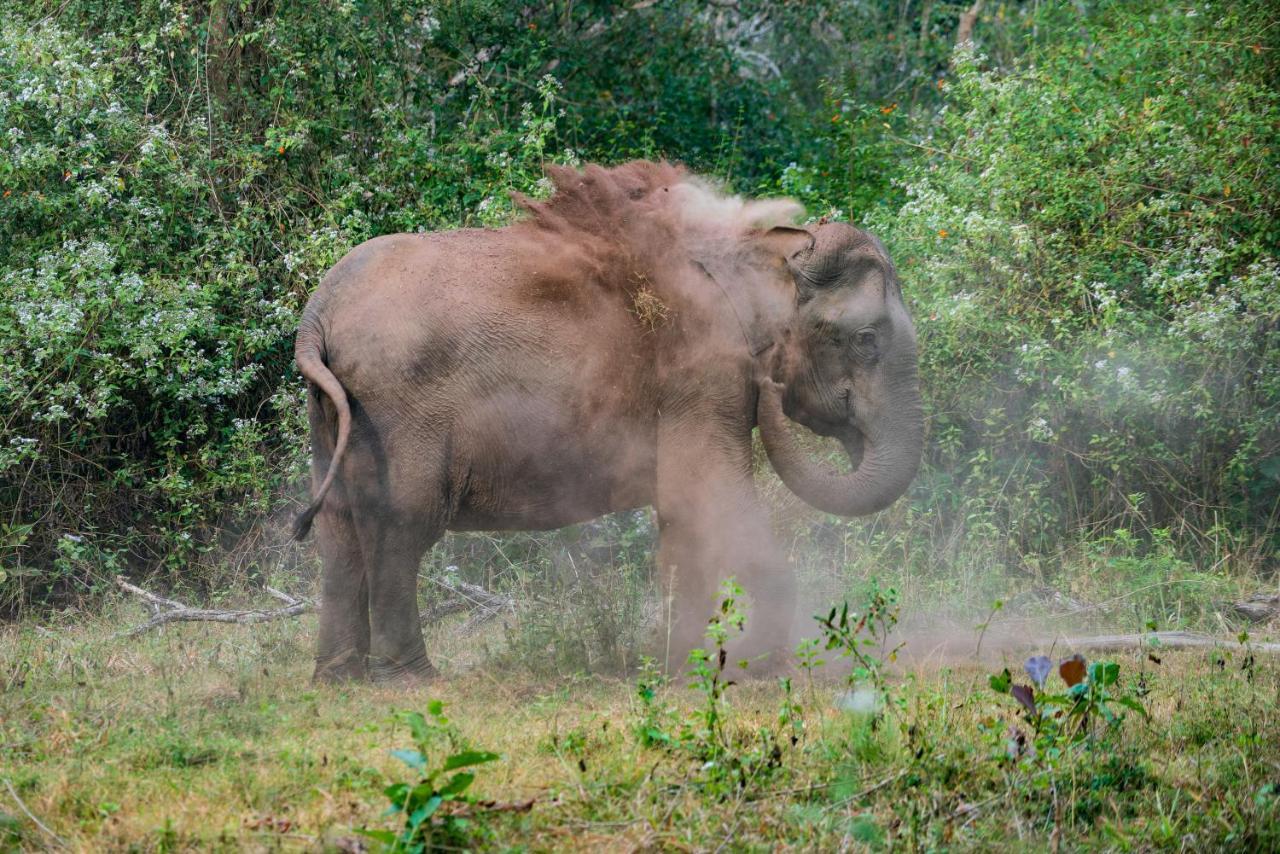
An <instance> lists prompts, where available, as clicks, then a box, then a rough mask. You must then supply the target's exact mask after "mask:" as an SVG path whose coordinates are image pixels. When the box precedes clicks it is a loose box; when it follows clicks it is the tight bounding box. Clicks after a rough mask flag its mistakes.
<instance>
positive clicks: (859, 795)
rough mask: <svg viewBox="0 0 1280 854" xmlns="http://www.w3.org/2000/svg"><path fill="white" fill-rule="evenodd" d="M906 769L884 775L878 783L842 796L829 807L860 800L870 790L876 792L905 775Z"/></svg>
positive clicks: (841, 805) (869, 792)
mask: <svg viewBox="0 0 1280 854" xmlns="http://www.w3.org/2000/svg"><path fill="white" fill-rule="evenodd" d="M907 770H908V769H906V768H904V769H902V770H901V771H899V772H898V773H897V774H894V775H892V776H890V777H885V778H884V779H883V780H881V781H880V782H879V783H876V784H875V785H873V786H869V787H867V788H865V789H863V790H862V791H861V792H858V793H857V794H856V795H850V796H849V797H847V798H844V799H843V800H840V801H837V802H836V803H834V804H832V805H831V807H833V808H835V807H843V806H847V805H849V804H851V803H853V802H854V801H859V800H862V799H863V798H865V797H866V796H867V795H870V794H871V793H872V792H878V791H880V790H881V789H883V788H884V787H885V786H888V785H889V784H891V783H896V782H897V781H898V780H900V779H901V778H903V777H905V776H906V775H907Z"/></svg>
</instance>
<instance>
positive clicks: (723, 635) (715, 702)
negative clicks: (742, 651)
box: [684, 578, 747, 763]
mask: <svg viewBox="0 0 1280 854" xmlns="http://www.w3.org/2000/svg"><path fill="white" fill-rule="evenodd" d="M742 593H743V591H742V588H741V587H739V586H738V583H737V582H736V581H734V580H733V579H732V578H730V579H728V580H726V581H725V582H724V584H722V585H721V587H720V607H719V608H718V609H717V610H716V613H715V615H714V616H713V617H712V618H711V619H710V621H708V623H707V632H706V637H707V640H708V641H710V642H711V644H712V647H713V649H711V650H710V651H708V650H706V649H703V648H701V647H699V648H698V649H694V650H693V651H691V652H690V653H689V668H690V673H691V676H692V679H693V681H692V682H691V683H690V685H689V687H691V688H694V689H696V690H698V691H700V692H701V693H702V695H703V703H702V705H701V707H699V709H698V711H697V713H696V714H695V715H694V716H693V717H692V718H690V720H689V721H687V722H686V727H685V735H684V738H685V740H686V741H687V743H688V744H689V745H690V746H691V747H692V748H693V750H694V753H695V754H697V755H698V757H699V758H700V759H702V760H703V761H705V762H709V763H714V762H716V761H718V760H719V759H721V758H722V756H723V755H724V754H725V753H726V752H728V749H729V743H728V740H727V737H726V735H725V726H724V725H725V716H726V711H727V707H726V703H725V699H724V694H725V691H726V690H728V689H729V688H731V687H732V686H733V684H734V682H733V680H732V679H728V678H726V676H725V671H726V669H727V664H728V659H729V652H728V650H727V649H726V648H725V645H726V644H727V643H728V640H729V635H730V632H731V631H732V632H733V633H735V634H740V633H741V632H742V629H743V625H744V623H745V621H746V615H745V614H744V613H743V611H742V608H741V607H740V606H739V604H738V602H739V599H740V598H741V597H742ZM738 666H739V667H741V668H743V669H746V666H747V663H746V662H745V661H742V662H739V663H738Z"/></svg>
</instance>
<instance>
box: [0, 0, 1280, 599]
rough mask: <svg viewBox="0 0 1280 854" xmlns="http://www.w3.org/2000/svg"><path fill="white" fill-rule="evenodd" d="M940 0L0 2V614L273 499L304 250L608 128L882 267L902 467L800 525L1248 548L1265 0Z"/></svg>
mask: <svg viewBox="0 0 1280 854" xmlns="http://www.w3.org/2000/svg"><path fill="white" fill-rule="evenodd" d="M968 7H969V4H967V3H947V2H930V0H924V2H915V1H914V0H908V2H904V3H893V4H866V3H848V2H836V0H821V2H815V3H787V2H766V1H765V0H762V1H761V2H750V0H739V2H735V3H715V4H704V3H697V2H689V0H672V2H658V3H651V2H647V3H610V2H583V3H571V4H565V3H557V2H545V3H539V2H533V3H527V4H514V3H503V2H489V0H435V2H425V0H424V2H400V0H386V2H380V3H361V2H353V1H352V0H333V2H302V0H293V1H292V2H290V0H279V2H271V0H214V2H211V3H210V2H195V3H182V2H167V0H166V2H157V0H147V1H146V2H142V3H138V4H117V3H114V2H103V1H100V2H94V0H66V2H57V3H54V2H36V0H23V1H22V2H18V1H17V0H0V135H3V151H4V154H3V156H0V194H2V198H0V568H2V569H0V573H2V574H0V602H2V603H3V604H4V608H5V609H6V610H12V609H14V608H16V607H21V606H22V605H23V604H24V603H30V602H37V601H43V602H57V601H62V600H63V599H65V597H67V596H74V595H81V594H84V593H86V592H91V591H92V590H94V589H95V588H96V587H97V586H98V585H100V584H102V583H103V582H104V581H105V580H106V579H108V578H109V576H110V574H111V573H113V572H115V571H129V572H132V573H135V574H143V573H159V572H167V573H169V574H170V580H171V581H175V582H180V583H184V584H187V585H207V586H216V585H218V584H220V583H223V582H225V581H226V580H227V579H226V573H227V572H229V571H230V570H229V569H228V568H227V566H228V565H227V563H226V561H224V560H222V559H220V557H219V555H221V554H223V553H224V552H223V550H224V549H225V548H226V547H227V546H228V545H229V544H233V543H235V542H236V541H238V540H241V539H243V538H244V537H245V536H248V534H247V533H246V532H250V531H253V530H258V529H260V527H261V526H260V522H261V520H262V519H264V518H266V517H267V516H269V515H270V514H271V513H273V512H275V513H280V512H288V511H289V510H290V507H291V505H290V501H289V497H290V496H293V495H297V494H299V493H300V492H301V491H302V489H303V488H304V487H305V479H304V478H303V472H304V466H303V463H304V460H305V444H306V440H305V430H304V426H305V425H304V417H303V409H304V407H303V403H302V394H301V386H300V383H299V381H298V378H297V376H296V374H295V373H294V372H293V370H292V367H291V354H292V332H293V328H294V324H295V321H296V317H297V315H298V312H299V310H300V308H301V306H302V304H303V302H304V301H305V298H306V295H307V294H308V293H309V292H310V290H311V289H312V288H314V286H315V285H316V284H317V283H318V281H319V278H320V277H321V276H322V275H323V272H324V271H325V270H326V269H327V268H328V266H329V265H331V264H332V263H333V262H334V261H336V260H337V259H338V258H339V257H341V256H342V254H344V253H345V252H346V251H347V250H348V249H349V248H351V247H352V246H354V245H355V244H356V243H358V242H360V241H362V240H364V239H366V238H368V237H371V236H373V235H376V234H381V233H386V232H390V231H406V230H418V229H440V228H451V227H457V226H460V225H497V224H501V223H503V222H505V221H507V219H508V218H509V217H510V215H511V207H510V204H509V201H508V200H507V196H506V192H507V190H508V189H512V188H515V189H521V190H526V191H532V192H539V191H540V190H541V189H542V184H541V178H540V176H541V172H540V163H541V162H543V161H544V160H553V161H557V162H570V163H573V162H578V161H580V160H598V161H602V162H617V161H620V160H624V159H628V158H631V157H637V156H646V157H657V156H665V157H669V158H672V159H678V160H682V161H684V162H686V163H688V164H689V165H690V166H692V167H694V168H696V169H698V170H701V171H705V172H708V173H710V174H713V175H716V176H719V177H720V178H722V179H724V180H725V181H727V182H728V183H729V184H730V185H731V186H733V187H734V188H735V189H737V190H740V191H744V192H750V193H787V194H791V195H794V196H796V197H798V198H800V199H801V200H802V201H804V202H805V203H806V205H807V206H808V207H809V210H810V212H811V213H812V214H814V215H815V216H816V215H822V214H829V213H833V212H834V215H836V216H843V217H848V218H850V219H852V220H853V221H855V222H857V223H859V224H862V225H866V226H868V227H870V228H872V229H873V230H875V231H877V232H878V233H879V234H881V235H882V236H883V237H884V238H885V240H886V242H887V244H888V245H889V246H890V249H891V251H892V253H893V255H894V257H895V259H896V260H897V262H898V264H899V267H900V273H901V276H902V278H903V281H904V286H905V289H906V291H907V293H908V295H909V297H910V299H911V302H912V304H913V310H914V313H915V317H916V321H917V326H918V328H919V330H920V333H921V339H922V347H923V353H924V363H923V378H924V382H925V384H926V397H927V401H928V406H929V413H930V445H929V449H928V452H927V465H926V468H925V470H924V472H923V473H922V476H921V477H920V478H919V480H918V481H917V484H916V485H915V487H914V488H913V490H912V493H911V496H910V500H909V501H903V502H900V503H899V504H898V505H897V506H896V507H895V508H894V509H893V510H891V511H888V512H887V513H886V514H883V516H882V518H880V519H877V520H872V521H870V522H866V521H858V522H839V521H836V520H830V519H827V520H810V521H808V522H806V523H805V525H806V526H807V527H806V528H805V531H804V532H802V533H801V534H798V537H799V538H800V539H806V538H807V539H808V540H811V541H818V542H825V541H828V540H831V539H832V538H835V539H841V538H843V540H844V541H845V542H846V543H847V542H848V541H849V540H850V539H853V540H856V541H857V542H859V543H861V544H862V545H864V546H867V547H869V551H870V552H872V553H874V554H876V555H880V556H883V555H885V554H889V553H892V554H893V555H894V556H895V557H894V559H895V560H899V561H901V562H904V563H908V564H911V565H913V566H917V567H918V568H919V569H920V570H921V571H922V572H926V573H934V574H936V575H944V574H946V573H947V572H948V571H951V570H953V568H954V566H955V564H956V563H957V562H958V561H962V560H964V559H966V558H965V556H966V555H968V556H973V555H977V554H981V555H983V556H984V560H986V561H988V562H989V563H997V564H999V565H1001V566H1003V567H1005V568H1012V570H1013V571H1017V572H1025V573H1030V574H1031V575H1032V576H1034V577H1036V578H1050V577H1052V576H1053V574H1054V573H1055V571H1056V568H1057V567H1059V566H1061V565H1062V564H1063V563H1064V562H1066V561H1068V560H1069V559H1071V556H1073V555H1078V554H1080V553H1082V552H1086V553H1087V552H1089V550H1090V549H1103V550H1106V551H1107V553H1108V554H1109V555H1110V556H1111V557H1112V558H1113V559H1115V558H1126V557H1128V558H1131V557H1133V556H1135V555H1146V556H1154V557H1155V558H1158V560H1156V562H1155V563H1154V564H1150V566H1154V567H1155V568H1156V570H1158V571H1162V572H1163V571H1167V570H1169V568H1170V567H1177V566H1185V565H1198V566H1200V567H1201V568H1202V569H1213V570H1215V571H1228V570H1232V569H1236V570H1245V571H1250V572H1253V571H1267V570H1268V569H1274V564H1273V563H1269V561H1271V560H1272V559H1273V557H1272V556H1273V554H1274V548H1275V545H1276V530H1277V522H1278V521H1280V520H1278V519H1277V512H1278V510H1277V501H1278V499H1280V456H1278V454H1277V451H1278V450H1280V430H1278V429H1277V422H1280V411H1278V410H1280V265H1278V263H1277V248H1278V247H1280V221H1278V220H1277V199H1280V192H1278V190H1280V187H1278V186H1277V184H1278V183H1280V178H1278V177H1277V175H1278V173H1280V169H1278V167H1280V139H1278V138H1277V136H1278V135H1277V131H1278V129H1280V127H1278V122H1280V109H1278V107H1280V105H1278V104H1277V97H1278V96H1277V91H1276V85H1275V81H1276V80H1277V79H1280V75H1278V71H1280V68H1278V67H1277V66H1278V63H1277V56H1280V54H1278V53H1277V50H1278V49H1280V27H1277V26H1274V24H1275V21H1274V14H1275V13H1274V10H1273V9H1271V8H1270V6H1269V4H1266V3H1263V2H1242V3H1213V2H1207V3H1206V2H1201V3H1172V2H1123V3H1122V2H1075V3H1067V2H1063V3H1016V2H997V3H987V4H985V5H984V7H983V11H982V14H981V16H980V17H979V19H978V21H977V23H976V26H975V30H974V35H975V41H976V46H974V47H972V48H963V49H960V50H958V51H953V45H954V42H955V32H956V29H957V26H958V25H959V22H960V17H961V15H962V13H964V12H965V10H966V9H968ZM1269 16H1270V17H1269ZM635 519H636V521H634V522H628V521H627V519H622V520H614V522H612V523H610V525H609V526H605V527H604V528H602V529H601V530H602V531H603V532H604V533H605V534H608V535H609V536H610V537H611V538H612V539H611V542H612V544H613V546H614V547H615V548H624V549H625V548H631V547H633V546H635V545H636V544H637V543H640V544H641V546H642V545H643V543H645V542H647V538H648V537H649V532H648V531H647V528H646V525H645V522H644V520H643V518H642V517H639V516H637V517H635ZM526 546H527V543H526V544H525V545H522V541H520V540H519V538H514V539H513V541H512V542H511V543H509V544H508V551H511V550H512V549H514V550H516V551H518V550H519V549H521V548H524V547H526ZM474 547H475V546H474V544H466V543H461V544H459V543H455V544H454V545H453V546H452V548H454V549H455V550H466V549H474ZM827 553H828V554H829V553H830V552H829V551H828V552H827ZM1121 565H1122V566H1125V564H1121Z"/></svg>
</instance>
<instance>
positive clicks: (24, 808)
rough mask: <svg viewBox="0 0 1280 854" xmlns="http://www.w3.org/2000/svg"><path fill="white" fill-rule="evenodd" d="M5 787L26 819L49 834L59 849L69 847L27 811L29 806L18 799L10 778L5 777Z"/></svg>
mask: <svg viewBox="0 0 1280 854" xmlns="http://www.w3.org/2000/svg"><path fill="white" fill-rule="evenodd" d="M4 787H5V788H6V789H8V790H9V797H11V798H13V802H14V803H15V804H17V805H18V809H20V810H22V812H23V813H24V814H25V815H26V817H27V818H29V819H31V821H32V822H33V823H34V824H35V826H36V827H38V828H40V829H41V830H43V831H44V832H45V833H47V834H49V837H50V838H51V839H52V840H53V841H54V842H56V843H58V847H59V848H66V847H67V843H65V842H63V841H62V837H61V836H59V835H58V834H56V833H54V832H53V831H52V830H50V829H49V828H47V827H45V826H44V822H42V821H41V820H40V819H38V818H36V817H35V816H34V815H33V814H32V813H31V810H29V809H27V805H26V804H24V803H23V802H22V798H20V797H18V793H17V792H15V791H14V789H13V784H12V783H10V782H9V778H8V777H5V778H4Z"/></svg>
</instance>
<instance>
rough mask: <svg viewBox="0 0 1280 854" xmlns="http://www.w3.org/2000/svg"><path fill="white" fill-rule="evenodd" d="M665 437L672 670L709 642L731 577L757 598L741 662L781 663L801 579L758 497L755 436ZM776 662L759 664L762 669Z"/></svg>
mask: <svg viewBox="0 0 1280 854" xmlns="http://www.w3.org/2000/svg"><path fill="white" fill-rule="evenodd" d="M702 423H703V424H707V423H711V424H714V423H716V422H715V421H714V419H706V420H704V421H703V422H702ZM744 432H745V431H744ZM746 435H747V436H748V437H749V433H747V434H746ZM663 438H664V437H663V432H662V431H660V434H659V459H658V515H659V520H660V529H659V531H660V535H661V538H662V541H661V546H660V549H659V559H660V561H661V565H660V566H661V569H662V570H663V573H664V576H667V577H671V578H672V579H673V580H672V582H671V584H670V585H669V588H668V589H669V591H670V594H669V595H671V596H672V597H673V599H674V606H675V607H674V613H673V614H672V615H671V616H672V624H671V626H670V628H669V634H670V637H671V654H670V655H669V657H668V665H669V666H679V665H681V664H683V663H684V661H685V657H686V656H687V655H688V651H689V650H690V649H692V648H693V647H694V646H697V645H700V644H701V643H702V636H703V634H704V633H705V630H706V625H707V621H708V619H709V618H710V617H711V616H712V614H713V613H714V608H715V604H716V597H717V595H718V591H719V585H720V583H721V582H722V581H723V580H724V579H726V578H729V577H734V578H736V579H737V581H738V583H739V584H740V585H741V586H742V588H743V589H744V591H745V592H746V594H747V597H748V599H749V600H750V608H749V610H748V613H747V616H746V635H745V637H743V638H741V639H737V640H732V641H731V643H730V647H731V651H732V653H733V655H734V657H735V658H752V659H757V658H759V657H761V656H768V658H770V659H774V658H781V657H782V656H780V655H776V654H775V653H777V652H778V651H779V650H781V649H783V648H785V647H786V646H787V644H788V642H789V637H788V636H789V632H790V627H791V620H792V618H793V616H794V612H795V602H796V590H795V575H794V572H793V571H792V569H791V568H790V567H789V566H788V565H787V564H786V562H785V561H784V560H782V557H781V554H780V552H779V549H778V547H777V544H776V543H775V542H774V539H773V534H772V531H771V530H770V527H771V526H770V523H769V518H768V514H767V513H766V512H765V511H764V508H763V507H761V506H760V504H759V501H758V499H757V498H756V495H755V488H754V485H753V484H752V480H751V468H750V443H749V438H748V439H743V440H742V441H741V442H730V441H726V440H724V439H723V438H717V437H710V436H708V437H706V438H704V439H702V440H699V439H698V438H697V434H696V433H693V434H691V433H689V432H683V433H682V432H681V431H679V430H672V431H671V435H670V439H669V440H668V441H663ZM673 566H674V569H673V568H672V567H673ZM743 604H744V605H745V604H746V603H743ZM774 664H775V663H774V662H773V661H766V662H758V663H757V665H756V667H755V669H756V670H757V671H758V670H760V669H764V668H765V667H772V666H774Z"/></svg>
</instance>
